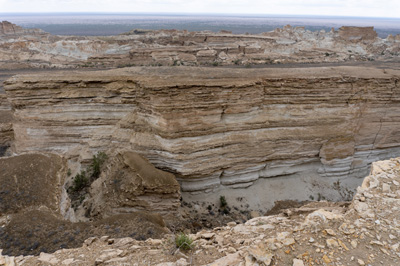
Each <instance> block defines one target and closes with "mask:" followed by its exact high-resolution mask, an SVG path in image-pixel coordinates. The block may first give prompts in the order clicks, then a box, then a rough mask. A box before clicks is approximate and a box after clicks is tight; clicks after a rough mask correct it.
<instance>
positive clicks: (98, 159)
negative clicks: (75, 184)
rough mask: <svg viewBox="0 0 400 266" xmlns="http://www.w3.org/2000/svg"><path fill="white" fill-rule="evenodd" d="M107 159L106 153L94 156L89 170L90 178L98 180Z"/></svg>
mask: <svg viewBox="0 0 400 266" xmlns="http://www.w3.org/2000/svg"><path fill="white" fill-rule="evenodd" d="M106 159H107V154H105V153H104V152H98V153H97V155H93V160H92V163H91V164H90V166H89V168H90V170H91V174H90V176H91V177H92V178H94V179H97V178H98V177H99V176H100V173H101V166H102V165H103V163H104V162H105V160H106Z"/></svg>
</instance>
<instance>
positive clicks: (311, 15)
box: [0, 11, 400, 19]
mask: <svg viewBox="0 0 400 266" xmlns="http://www.w3.org/2000/svg"><path fill="white" fill-rule="evenodd" d="M42 14H43V15H44V14H58V15H69V14H75V15H79V14H93V15H170V16H171V15H180V16H201V15H211V16H252V17H254V16H263V17H265V16H279V17H283V16H289V17H304V16H306V17H316V18H364V19H366V18H369V19H400V17H378V16H359V15H356V16H346V15H315V14H267V13H203V12H122V11H121V12H103V11H101V12H93V11H65V12H60V11H52V12H0V15H42Z"/></svg>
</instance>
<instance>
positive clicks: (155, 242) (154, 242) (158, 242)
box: [145, 238, 163, 246]
mask: <svg viewBox="0 0 400 266" xmlns="http://www.w3.org/2000/svg"><path fill="white" fill-rule="evenodd" d="M145 242H146V243H148V244H150V245H153V246H159V245H161V244H162V243H163V242H162V240H161V239H152V238H149V239H147V240H146V241H145Z"/></svg>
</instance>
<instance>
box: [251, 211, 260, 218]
mask: <svg viewBox="0 0 400 266" xmlns="http://www.w3.org/2000/svg"><path fill="white" fill-rule="evenodd" d="M260 216H261V214H260V213H259V212H258V211H251V212H250V219H253V218H257V217H260Z"/></svg>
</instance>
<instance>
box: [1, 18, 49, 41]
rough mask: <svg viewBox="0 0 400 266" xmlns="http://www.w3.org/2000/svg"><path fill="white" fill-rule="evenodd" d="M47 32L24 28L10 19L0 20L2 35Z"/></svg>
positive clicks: (14, 35)
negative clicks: (9, 20)
mask: <svg viewBox="0 0 400 266" xmlns="http://www.w3.org/2000/svg"><path fill="white" fill-rule="evenodd" d="M44 34H47V33H46V32H44V31H43V30H41V29H24V28H22V27H20V26H18V25H15V24H13V23H11V22H8V21H3V22H0V38H1V37H17V36H24V35H44Z"/></svg>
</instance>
